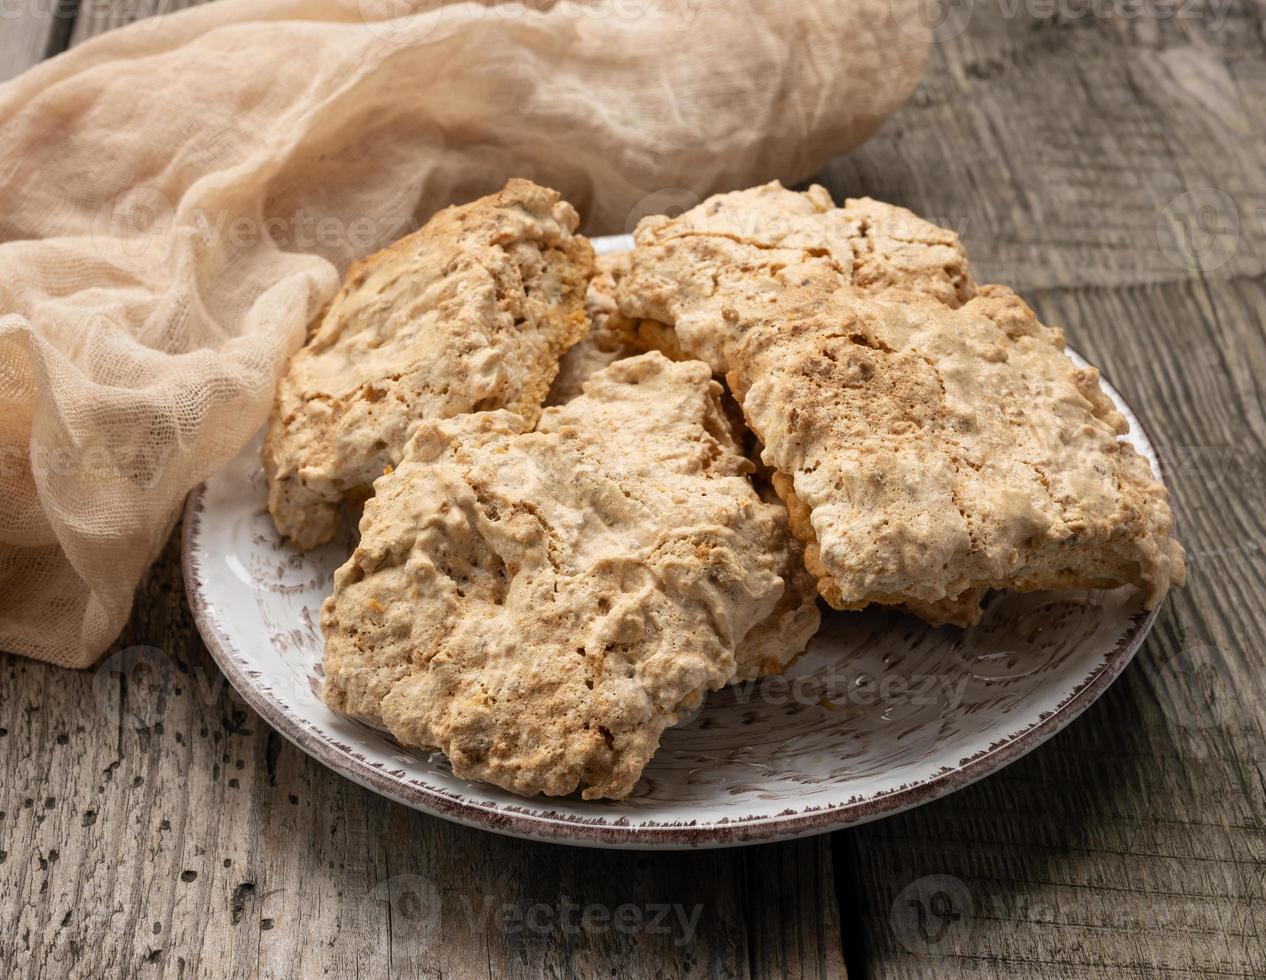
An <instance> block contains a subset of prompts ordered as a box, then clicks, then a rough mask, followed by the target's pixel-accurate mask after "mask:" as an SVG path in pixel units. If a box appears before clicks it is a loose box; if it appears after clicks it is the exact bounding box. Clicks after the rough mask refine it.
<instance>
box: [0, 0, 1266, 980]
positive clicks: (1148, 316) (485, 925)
mask: <svg viewBox="0 0 1266 980" xmlns="http://www.w3.org/2000/svg"><path fill="white" fill-rule="evenodd" d="M147 4H148V6H147ZM177 5H182V6H183V5H187V4H185V3H183V2H182V3H180V4H175V3H172V4H169V3H167V2H166V0H94V2H92V3H90V4H88V3H86V4H85V7H84V9H83V10H82V11H81V12H80V16H79V19H78V21H77V22H76V24H75V29H74V34H73V38H74V40H76V41H78V40H82V39H85V38H87V37H90V36H92V35H94V34H96V33H99V32H100V31H102V30H104V29H107V28H109V27H114V26H119V25H121V24H123V23H127V22H129V21H131V20H133V19H137V17H139V16H142V15H144V14H146V13H152V12H155V11H157V12H160V13H161V12H166V11H169V10H172V9H175V7H176V6H177ZM958 8H959V9H960V10H961V9H964V8H965V9H966V10H967V11H968V13H969V16H968V17H967V19H966V25H965V30H964V31H963V32H962V33H961V34H958V35H957V36H954V37H949V38H946V39H945V40H944V41H943V42H942V43H938V44H937V45H936V46H935V48H934V51H933V58H932V62H931V64H930V65H929V70H928V75H927V77H926V79H925V81H924V83H923V85H922V86H921V87H920V89H919V91H918V93H917V94H916V96H915V97H914V99H913V100H912V101H911V103H910V104H909V105H908V106H907V107H906V108H905V109H904V110H903V111H902V112H901V113H900V114H898V116H897V117H895V118H894V119H893V120H892V121H891V122H890V124H889V125H888V126H887V127H886V128H885V129H884V130H883V131H882V132H881V133H880V134H879V136H878V137H876V138H875V139H874V140H873V141H872V142H870V143H869V144H867V145H866V146H865V147H863V148H862V149H861V150H859V151H858V152H856V153H854V154H852V155H850V156H849V157H847V158H843V159H840V160H837V161H834V162H833V163H832V165H831V166H830V167H829V168H828V169H827V172H826V173H825V174H824V175H823V177H822V179H823V180H824V182H826V183H827V184H828V186H829V187H830V189H831V190H832V192H833V193H834V194H835V195H836V196H837V197H843V196H846V195H849V194H854V195H856V194H869V195H872V196H875V197H879V198H883V199H887V200H892V201H895V202H897V203H901V204H906V205H908V206H910V207H912V208H914V209H916V210H918V211H920V212H921V213H924V214H926V215H928V216H929V217H932V218H934V219H937V220H939V221H941V222H942V223H944V224H947V225H950V226H952V227H955V228H956V229H958V230H959V231H960V233H961V234H962V235H963V237H964V239H965V241H966V243H967V245H968V248H969V251H970V253H971V255H972V256H973V261H974V263H975V265H976V268H977V270H978V272H979V274H980V276H981V278H983V279H994V280H998V281H1003V282H1008V283H1010V284H1013V285H1015V286H1016V287H1017V288H1019V289H1021V290H1022V291H1023V292H1024V293H1025V295H1026V297H1027V298H1028V299H1029V300H1030V301H1031V302H1032V303H1033V304H1034V306H1035V308H1036V309H1037V310H1038V312H1039V313H1040V314H1041V315H1043V316H1044V317H1045V318H1047V319H1048V320H1049V321H1051V322H1055V323H1059V324H1061V325H1063V326H1065V327H1066V328H1067V330H1068V332H1069V336H1070V339H1071V341H1072V342H1073V344H1074V345H1075V346H1076V347H1078V348H1079V349H1080V350H1081V351H1082V352H1083V353H1085V354H1086V355H1088V356H1089V357H1090V358H1091V359H1092V360H1093V361H1095V362H1096V363H1099V364H1100V365H1101V366H1102V367H1103V368H1104V371H1105V373H1106V374H1107V376H1108V377H1109V378H1110V379H1111V380H1112V381H1113V382H1114V383H1115V384H1116V385H1117V386H1118V387H1119V388H1120V389H1121V390H1122V392H1123V393H1124V394H1125V396H1126V398H1127V400H1129V401H1130V403H1131V404H1132V405H1133V406H1134V407H1135V408H1136V409H1137V410H1138V411H1139V412H1140V414H1141V416H1142V417H1143V419H1144V420H1145V422H1146V423H1147V424H1148V426H1149V429H1150V430H1151V434H1152V436H1153V437H1154V439H1155V441H1156V442H1157V443H1158V444H1159V446H1160V450H1161V455H1162V457H1163V459H1164V461H1165V463H1166V465H1167V467H1168V471H1169V476H1170V479H1171V481H1172V482H1173V484H1174V486H1175V491H1176V508H1177V512H1178V517H1179V522H1180V532H1181V536H1182V538H1183V540H1184V541H1185V542H1186V543H1187V544H1188V546H1189V548H1190V551H1191V570H1190V572H1191V579H1190V583H1189V586H1188V588H1187V589H1185V590H1183V591H1181V592H1179V593H1177V594H1176V595H1175V596H1174V597H1173V598H1171V600H1170V601H1169V603H1168V605H1167V606H1166V608H1165V610H1164V612H1163V614H1162V617H1161V619H1160V621H1159V623H1158V624H1157V628H1156V630H1155V632H1154V633H1153V635H1152V637H1151V638H1150V640H1149V642H1148V644H1147V645H1146V647H1145V648H1144V650H1143V651H1142V652H1141V654H1140V656H1139V658H1138V660H1137V662H1136V663H1135V664H1134V665H1132V666H1131V667H1130V668H1129V670H1128V671H1127V672H1126V674H1125V675H1124V676H1123V677H1122V679H1121V681H1120V682H1119V683H1117V684H1116V685H1114V686H1113V687H1112V688H1111V689H1110V690H1109V691H1108V693H1107V694H1106V695H1105V696H1104V698H1103V700H1102V701H1100V702H1099V703H1098V704H1097V705H1096V706H1094V707H1093V708H1092V709H1091V710H1090V711H1089V712H1088V713H1087V714H1086V715H1085V716H1084V717H1083V718H1082V719H1080V720H1079V721H1078V722H1076V723H1075V724H1074V725H1073V726H1072V727H1071V728H1070V729H1068V730H1067V731H1066V732H1064V733H1062V734H1061V735H1059V736H1057V737H1056V738H1055V739H1053V740H1052V741H1051V742H1050V743H1048V744H1047V745H1045V746H1043V747H1042V748H1040V749H1038V750H1037V751H1036V752H1034V753H1033V754H1032V755H1030V756H1028V757H1026V758H1025V759H1023V760H1021V761H1020V762H1018V763H1016V764H1015V765H1013V766H1011V767H1009V768H1008V769H1006V770H1004V771H1003V772H1002V773H1000V774H998V775H996V776H994V777H991V778H990V779H988V780H986V781H985V782H983V783H981V784H979V785H977V786H975V787H972V788H969V789H967V790H965V791H962V792H960V793H958V794H955V795H954V796H952V797H949V798H947V799H945V800H942V801H939V802H937V803H933V804H930V805H928V806H925V807H922V808H919V809H917V810H914V811H911V812H909V813H907V814H903V815H899V816H897V817H894V818H891V819H888V820H885V821H882V822H880V823H877V824H872V825H868V826H865V827H862V828H858V829H856V830H853V831H849V832H845V833H840V834H836V835H833V837H831V838H819V839H815V840H808V841H801V842H796V843H792V844H784V845H771V846H765V847H759V848H751V849H747V850H744V851H733V852H710V853H702V854H688V855H663V854H658V855H643V854H633V853H613V852H596V851H593V852H587V851H580V850H574V849H568V848H563V847H556V846H550V845H532V844H526V843H522V842H516V841H512V840H508V839H503V838H499V837H495V836H492V835H488V834H482V833H477V832H474V831H467V830H464V829H462V828H459V827H456V826H453V825H450V824H446V823H443V822H441V821H438V820H435V819H432V818H429V817H425V816H422V815H420V814H417V813H414V812H411V811H409V810H407V809H405V808H402V807H399V806H397V805H395V804H392V803H388V802H387V801H385V800H382V799H380V798H378V797H376V796H374V795H373V794H371V793H368V792H366V791H364V790H362V789H360V788H359V787H357V786H354V785H353V784H351V783H349V782H347V781H346V780H343V779H341V778H340V777H337V776H335V775H333V774H332V773H330V772H328V771H326V770H324V769H323V768H322V767H320V766H319V765H317V764H316V763H314V762H312V761H311V760H309V759H307V757H305V756H304V755H303V754H302V753H300V752H298V751H297V750H295V749H293V748H292V747H291V746H290V745H289V744H288V743H285V742H284V741H283V740H282V739H281V738H280V737H279V736H277V735H276V734H275V733H272V732H271V731H269V730H268V729H267V727H266V726H265V725H264V724H263V723H262V722H261V721H260V720H259V719H258V718H257V717H256V716H255V715H254V714H253V713H252V712H250V711H249V709H247V708H246V707H245V706H244V705H243V704H242V703H241V701H240V699H238V698H237V697H236V695H235V694H234V693H233V692H232V690H231V689H230V688H229V687H228V686H227V685H226V684H225V682H224V680H223V678H222V677H221V675H220V674H219V673H218V671H217V670H216V669H215V667H214V664H213V662H212V661H211V659H210V657H209V656H208V655H207V653H206V651H205V649H204V648H203V647H202V644H201V643H200V641H199V640H198V638H197V634H196V630H195V629H194V627H193V624H192V621H191V619H190V617H189V614H188V611H187V608H186V607H185V604H184V599H183V591H182V587H181V583H180V581H179V574H178V566H177V546H176V544H175V543H173V544H172V545H171V546H169V548H168V550H167V552H166V554H165V555H164V557H163V559H162V561H160V563H159V564H158V565H156V566H155V568H154V570H153V571H152V573H151V574H150V576H149V578H148V580H147V582H146V583H145V585H144V586H143V588H142V590H141V593H140V595H139V596H138V599H137V604H136V611H135V614H134V616H133V618H132V621H131V623H130V624H129V626H128V630H127V632H126V633H125V635H124V636H123V637H122V638H121V639H120V641H119V643H118V644H117V645H116V647H115V650H114V652H113V658H112V659H108V660H107V661H106V663H105V665H103V667H102V668H101V669H99V670H98V671H97V672H95V673H84V674H68V673H66V672H62V671H59V670H56V669H54V668H50V667H47V666H44V665H40V664H34V663H30V662H27V661H23V660H18V659H15V658H4V659H3V660H2V661H0V765H3V766H4V767H5V768H4V771H5V773H6V776H5V778H4V780H3V781H2V782H0V910H2V911H3V914H4V919H5V921H6V923H8V924H10V926H11V927H10V928H9V929H7V930H5V932H4V934H3V936H0V973H4V974H5V975H13V976H32V977H58V978H60V977H75V976H84V977H87V976H93V977H96V976H115V975H122V976H151V975H152V976H181V977H202V976H205V977H228V976H268V977H290V976H312V975H321V974H325V975H329V976H334V977H357V976H371V977H377V976H389V975H391V976H397V975H398V976H436V977H438V976H452V977H466V976H502V975H508V976H524V977H536V976H560V977H561V976H573V975H574V976H613V975H618V976H638V975H642V974H650V975H654V976H664V977H674V976H717V977H731V976H761V977H764V976H776V977H782V976H810V977H834V976H841V975H843V973H844V960H847V963H848V966H849V972H850V976H873V977H924V976H935V977H938V978H940V977H955V976H970V977H1000V978H1001V977H1006V978H1011V977H1048V976H1067V977H1091V978H1097V977H1103V978H1108V977H1119V976H1138V977H1144V976H1147V977H1151V976H1165V977H1183V976H1226V977H1248V976H1261V975H1266V947H1264V946H1263V943H1262V935H1263V932H1264V931H1266V923H1264V922H1263V921H1262V920H1263V919H1264V918H1266V876H1264V874H1263V872H1264V870H1266V789H1263V787H1264V786H1266V779H1264V778H1263V760H1266V733H1264V732H1263V724H1264V723H1266V722H1264V721H1263V718H1264V717H1266V712H1263V706H1264V705H1266V689H1264V688H1266V679H1263V676H1262V675H1263V671H1262V670H1261V661H1262V654H1263V650H1266V584H1264V583H1266V567H1264V566H1266V558H1264V557H1263V547H1266V533H1263V532H1264V530H1266V528H1264V527H1263V525H1264V524H1266V517H1264V516H1263V515H1266V413H1264V411H1263V397H1262V396H1263V390H1262V388H1263V382H1262V381H1261V379H1262V378H1263V377H1266V173H1264V172H1263V169H1264V168H1266V152H1264V151H1266V58H1264V57H1263V55H1264V54H1266V45H1264V43H1263V27H1262V22H1261V21H1262V14H1261V9H1260V7H1259V6H1255V5H1253V4H1251V3H1248V2H1237V3H1230V4H1227V3H1223V2H1220V0H1209V2H1204V3H1203V4H1201V3H1190V2H1186V0H1183V2H1179V3H1178V4H1176V5H1173V6H1172V7H1168V8H1163V9H1164V10H1169V11H1170V13H1169V14H1168V15H1165V14H1163V13H1162V8H1159V7H1156V8H1147V7H1140V6H1137V5H1136V6H1130V5H1129V4H1125V3H1121V4H1112V3H1101V4H1090V3H1079V2H1074V0H1068V2H1064V3H1058V4H1057V3H1045V2H1043V0H1028V2H1026V3H1020V2H1019V0H976V2H975V3H974V4H973V3H966V4H961V3H960V4H959V5H958ZM958 22H959V23H961V20H960V21H958ZM5 30H6V31H8V30H9V24H8V23H6V26H5ZM22 30H24V31H25V30H27V28H22ZM11 36H16V35H11ZM7 37H8V36H7ZM7 37H6V39H0V76H2V75H3V74H4V72H5V71H8V72H9V73H10V74H12V73H13V69H12V66H13V65H15V64H25V62H15V61H12V60H10V59H12V58H13V57H14V56H13V55H12V53H11V52H12V51H14V50H17V49H18V47H19V46H17V45H16V43H15V42H12V43H11V42H9V41H8V40H7ZM6 44H9V45H10V46H8V47H6V46H5V45H6ZM23 50H26V51H30V50H33V49H31V48H30V46H29V45H27V46H26V47H25V48H23ZM19 57H20V56H19ZM27 57H30V55H29V54H28V55H27ZM177 540H178V539H177ZM145 648H154V650H153V652H146V649H145ZM661 907H662V908H664V909H666V910H667V911H665V912H663V913H662V914H661ZM622 908H626V911H619V910H621V909H622ZM627 909H631V910H632V911H628V910H627ZM586 910H589V911H588V916H589V918H588V919H586V918H585V915H586ZM617 915H618V916H623V917H624V918H622V919H620V920H619V921H621V922H624V923H626V924H627V923H633V922H637V923H638V925H637V926H636V927H633V928H629V927H627V925H626V927H625V928H615V927H614V924H613V922H612V921H611V919H610V917H612V916H617ZM604 917H606V918H604ZM652 921H654V926H652ZM841 952H842V953H843V958H842V956H841Z"/></svg>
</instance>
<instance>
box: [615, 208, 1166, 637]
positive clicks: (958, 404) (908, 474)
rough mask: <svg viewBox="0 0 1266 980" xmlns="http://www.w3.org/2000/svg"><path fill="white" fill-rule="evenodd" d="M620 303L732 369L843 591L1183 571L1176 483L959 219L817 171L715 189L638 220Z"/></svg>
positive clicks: (917, 594)
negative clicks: (997, 274) (977, 276)
mask: <svg viewBox="0 0 1266 980" xmlns="http://www.w3.org/2000/svg"><path fill="white" fill-rule="evenodd" d="M635 238H636V243H637V245H636V248H635V249H634V251H633V253H632V256H631V258H630V263H629V269H628V271H627V273H626V274H625V275H624V276H623V277H622V278H621V280H620V282H619V284H618V290H617V292H618V301H619V307H620V313H619V315H618V319H616V320H615V321H614V322H616V323H617V324H618V326H619V327H620V328H621V329H622V330H623V331H624V333H625V335H626V337H627V338H628V339H629V342H630V343H640V344H641V345H642V346H645V347H649V348H658V349H663V350H665V351H666V352H667V353H668V354H669V355H670V356H674V357H699V358H702V359H704V360H706V361H707V362H708V363H709V364H710V365H711V366H712V368H713V370H714V371H716V372H717V373H723V374H725V375H726V377H727V380H728V382H729V384H730V387H731V389H732V391H733V393H734V394H735V396H736V397H738V399H739V400H740V401H741V402H742V403H743V409H744V414H745V416H746V419H747V421H748V423H749V425H750V427H751V428H752V429H753V431H754V432H755V434H756V436H757V438H758V439H760V440H761V442H762V443H763V448H762V460H763V461H764V462H765V463H766V464H768V465H769V466H771V467H772V468H773V469H774V472H773V474H772V482H773V484H774V486H775V488H776V490H777V491H778V493H779V495H780V496H781V497H782V498H783V499H784V500H785V501H786V503H787V506H788V510H789V513H790V515H791V524H792V528H793V530H794V532H795V533H796V536H797V537H798V538H799V539H800V540H801V541H802V542H803V544H804V546H805V560H806V564H807V566H808V568H809V570H810V572H812V573H813V574H814V576H815V577H816V578H817V579H818V584H819V588H820V590H821V592H822V594H823V595H824V596H825V597H826V599H827V601H828V602H830V603H831V604H832V605H833V606H836V607H837V608H842V609H856V608H861V607H862V606H865V605H867V604H869V603H889V604H897V605H901V606H903V607H905V608H907V609H908V610H910V611H911V612H914V613H915V614H917V615H919V616H921V617H923V618H924V619H926V620H927V621H929V622H931V623H933V624H935V625H940V624H942V623H953V624H957V625H970V624H971V623H974V622H975V621H977V620H978V619H979V617H980V602H981V600H982V599H983V598H984V596H985V595H986V593H987V592H988V590H989V589H991V588H1013V589H1047V588H1074V587H1081V588H1085V587H1110V586H1116V585H1121V584H1125V583H1134V584H1137V585H1139V586H1140V587H1142V588H1143V589H1144V591H1145V593H1146V597H1147V602H1148V603H1149V605H1150V604H1155V603H1156V602H1158V601H1159V600H1160V598H1161V597H1162V596H1163V595H1164V593H1165V591H1166V589H1168V587H1169V586H1170V585H1171V584H1175V583H1179V582H1181V581H1182V577H1183V556H1182V549H1181V547H1180V546H1179V545H1178V544H1177V543H1176V542H1175V541H1174V540H1173V539H1172V538H1171V537H1170V528H1171V524H1172V516H1171V514H1170V510H1169V506H1168V502H1167V499H1166V495H1165V491H1164V488H1163V487H1162V486H1161V485H1160V484H1159V483H1158V482H1157V481H1156V480H1155V479H1154V478H1153V477H1152V475H1151V472H1150V469H1149V468H1148V466H1147V464H1146V462H1145V461H1144V460H1142V459H1141V458H1140V457H1138V455H1137V454H1136V453H1134V451H1133V450H1132V449H1131V448H1130V447H1129V446H1128V445H1125V444H1124V443H1122V442H1121V441H1120V440H1119V439H1118V438H1117V437H1118V435H1120V434H1121V433H1123V432H1124V431H1125V430H1124V421H1123V420H1122V419H1121V418H1120V416H1119V415H1118V414H1117V413H1116V412H1115V410H1113V408H1112V405H1111V402H1110V401H1109V400H1108V399H1107V397H1106V396H1105V395H1104V394H1103V392H1102V391H1101V390H1100V389H1099V385H1098V375H1097V372H1095V371H1094V370H1093V369H1088V370H1079V369H1077V368H1076V367H1075V366H1074V365H1073V364H1072V362H1071V361H1070V360H1069V359H1068V358H1067V357H1066V356H1065V355H1064V352H1063V338H1062V334H1060V333H1059V331H1055V330H1051V329H1049V328H1047V327H1044V326H1042V325H1041V324H1040V323H1038V322H1037V320H1036V318H1035V317H1034V316H1033V314H1032V311H1030V310H1029V309H1028V307H1027V306H1025V305H1024V303H1023V302H1021V301H1020V300H1019V299H1018V298H1017V297H1015V296H1014V294H1012V293H1010V291H1008V290H1005V289H1002V288H1001V287H983V288H980V289H979V290H978V289H977V287H976V285H975V283H974V282H973V281H972V278H971V275H970V271H969V267H968V262H967V256H966V254H965V253H964V251H963V249H962V246H961V244H960V243H959V241H958V238H957V236H955V235H954V234H953V233H952V232H950V231H948V230H946V229H943V228H938V227H937V226H935V225H933V224H931V223H929V222H927V221H924V220H922V219H920V218H918V217H916V216H915V215H913V214H911V213H910V212H908V211H906V210H904V209H902V208H896V207H892V206H890V205H886V204H881V203H879V202H877V201H871V200H867V199H861V200H849V201H847V202H846V203H845V205H844V207H842V208H836V207H834V206H833V204H832V202H831V199H830V197H829V195H827V193H826V191H825V190H823V189H822V188H820V187H813V188H811V189H810V190H809V191H807V192H805V193H802V194H801V193H796V192H793V191H788V190H786V189H785V188H783V187H781V186H780V185H778V184H776V183H775V184H768V185H765V186H763V187H758V188H753V189H751V190H748V191H740V192H736V193H733V194H722V195H717V196H716V197H714V198H710V199H709V200H707V201H704V202H703V203H702V204H700V205H699V206H698V207H696V208H694V209H692V210H691V211H688V212H686V213H684V214H683V215H681V216H680V217H678V218H664V217H661V218H648V219H646V220H644V221H643V223H642V224H641V225H640V226H639V227H638V230H637V234H636V236H635Z"/></svg>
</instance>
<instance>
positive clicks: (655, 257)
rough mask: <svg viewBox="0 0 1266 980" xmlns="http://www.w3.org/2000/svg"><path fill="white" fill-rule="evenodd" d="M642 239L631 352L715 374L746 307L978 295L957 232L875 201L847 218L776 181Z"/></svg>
mask: <svg viewBox="0 0 1266 980" xmlns="http://www.w3.org/2000/svg"><path fill="white" fill-rule="evenodd" d="M634 239H635V241H636V247H635V248H634V250H633V252H632V253H631V256H630V259H629V268H628V271H627V272H626V273H625V275H624V276H622V277H621V279H620V282H619V285H618V290H617V295H618V300H619V307H620V314H621V316H620V317H619V318H618V320H616V321H615V323H616V324H617V326H618V327H621V328H622V329H623V330H624V331H625V332H626V335H627V340H628V343H630V344H631V345H633V346H639V347H640V348H641V349H644V350H646V349H654V350H661V351H663V352H664V353H665V354H667V355H668V356H669V357H673V358H675V359H676V358H681V357H697V358H699V359H701V360H704V361H707V362H708V363H709V364H710V365H711V366H712V370H713V371H714V372H715V373H717V374H724V373H725V371H726V363H725V356H724V350H725V345H726V344H727V343H729V342H731V341H732V340H734V339H735V337H734V333H733V330H732V329H731V327H730V325H729V324H727V322H726V321H725V319H724V318H723V317H722V316H721V311H722V309H723V308H724V307H725V306H726V305H728V304H730V303H732V302H733V301H734V300H735V299H736V298H738V297H744V298H747V299H757V298H759V297H762V296H767V295H771V294H774V295H776V294H777V293H779V292H781V291H782V290H784V289H787V288H791V287H796V286H799V287H807V286H811V285H814V284H816V285H817V286H818V287H819V288H824V289H834V288H835V287H836V286H837V285H839V284H841V283H845V282H848V283H852V284H854V285H856V286H858V287H860V288H865V289H883V288H887V287H889V286H894V285H901V286H903V287H905V288H909V289H917V290H919V291H922V292H925V293H927V294H928V295H930V296H933V297H935V298H936V299H937V300H939V301H940V302H943V303H945V304H946V305H948V306H957V305H960V304H961V303H963V302H966V301H967V300H968V299H970V298H971V297H972V296H973V295H974V293H975V286H974V284H973V282H972V279H971V274H970V272H969V270H968V264H967V256H966V253H964V251H963V247H962V245H961V244H960V242H959V241H958V236H957V235H955V234H954V233H953V232H952V231H949V230H947V229H944V228H938V227H937V226H936V225H933V224H931V223H930V222H927V221H924V220H923V219H922V218H919V217H918V216H917V215H915V214H913V213H911V212H910V211H907V210H906V209H905V208H899V207H894V206H892V205H890V204H882V203H880V202H878V201H872V200H870V199H868V198H862V199H858V200H849V201H846V202H845V204H844V206H843V207H842V208H837V207H835V205H834V204H833V203H832V202H831V197H830V195H829V194H828V193H827V192H826V190H825V189H824V188H822V187H818V186H816V185H815V186H813V187H811V188H809V190H808V191H805V192H803V193H799V192H796V191H790V190H787V189H786V188H784V187H783V186H782V185H781V184H779V183H778V182H777V181H775V182H773V183H770V184H765V185H763V186H761V187H753V188H751V189H750V190H745V191H735V192H733V193H729V194H718V195H716V196H715V197H710V198H708V199H707V200H706V201H704V202H703V203H702V204H700V205H698V206H697V207H695V208H692V209H691V210H689V211H687V212H685V213H684V214H682V215H680V216H678V217H676V218H668V217H664V216H656V217H650V218H645V219H643V221H642V222H641V223H640V224H639V225H638V228H637V232H636V234H635V236H634Z"/></svg>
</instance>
